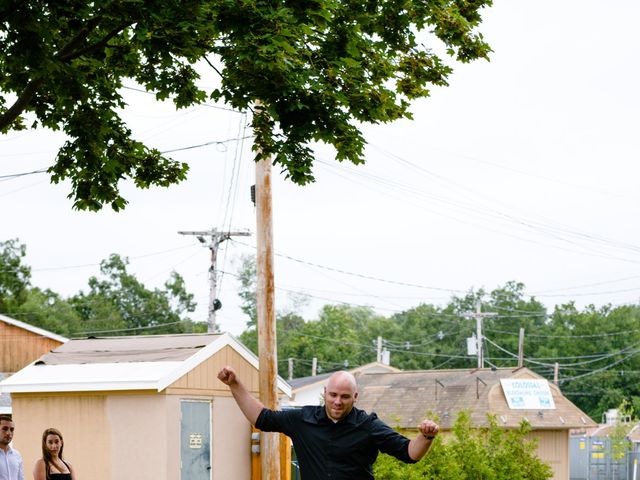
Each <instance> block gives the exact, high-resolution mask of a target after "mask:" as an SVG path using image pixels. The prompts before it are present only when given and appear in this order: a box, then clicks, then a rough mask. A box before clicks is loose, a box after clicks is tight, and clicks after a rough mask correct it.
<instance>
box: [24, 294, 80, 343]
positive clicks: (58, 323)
mask: <svg viewBox="0 0 640 480" xmlns="http://www.w3.org/2000/svg"><path fill="white" fill-rule="evenodd" d="M12 315H14V316H15V317H16V318H17V319H19V320H21V321H23V322H26V323H28V324H30V325H33V326H35V327H40V328H44V329H45V330H49V331H50V332H54V333H57V334H59V335H64V336H66V337H73V336H77V335H79V334H81V332H82V328H83V325H82V321H81V319H80V315H79V314H78V312H77V311H76V310H75V309H74V308H73V306H72V305H71V304H70V303H69V302H68V301H67V300H65V299H63V298H61V297H60V295H58V294H57V293H54V292H52V291H51V290H49V289H46V290H41V289H39V288H32V289H30V290H29V293H28V294H27V296H26V300H25V301H24V303H22V304H21V305H20V306H19V307H18V308H16V309H15V311H13V312H12Z"/></svg>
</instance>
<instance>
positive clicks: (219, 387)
mask: <svg viewBox="0 0 640 480" xmlns="http://www.w3.org/2000/svg"><path fill="white" fill-rule="evenodd" d="M225 365H231V366H232V367H233V368H234V369H235V370H236V373H237V374H238V378H240V380H242V382H243V383H244V384H245V386H246V387H247V389H249V391H251V392H253V393H256V394H257V393H258V370H257V369H255V368H254V367H253V366H252V365H251V364H250V363H248V362H247V361H246V360H245V359H244V358H242V356H240V354H239V353H237V352H236V351H235V350H233V349H232V348H231V347H229V346H226V347H224V348H223V349H222V350H220V351H219V352H218V353H216V354H215V355H214V356H213V357H211V358H209V359H208V360H206V361H204V362H202V363H201V364H200V365H198V366H197V367H196V368H194V369H192V370H191V371H189V372H188V373H186V374H185V375H183V376H182V377H180V378H179V379H178V380H176V381H175V382H174V383H173V384H171V385H170V386H169V387H167V389H166V390H165V392H166V393H167V394H169V395H176V394H183V395H184V394H187V395H188V394H195V395H223V396H228V395H231V394H230V392H229V387H227V386H226V385H225V384H223V383H222V382H221V381H220V380H218V372H219V371H220V370H221V369H222V367H224V366H225Z"/></svg>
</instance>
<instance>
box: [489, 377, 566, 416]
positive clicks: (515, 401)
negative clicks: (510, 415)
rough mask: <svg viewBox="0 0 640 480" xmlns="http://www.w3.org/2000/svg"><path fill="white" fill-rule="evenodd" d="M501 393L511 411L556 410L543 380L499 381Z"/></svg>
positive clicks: (507, 379) (547, 383) (549, 391)
mask: <svg viewBox="0 0 640 480" xmlns="http://www.w3.org/2000/svg"><path fill="white" fill-rule="evenodd" d="M500 383H501V384H502V391H504V395H505V397H507V403H508V404H509V408H510V409H512V410H552V409H555V408H556V405H555V403H553V397H552V396H551V389H550V388H549V382H547V381H546V380H544V379H541V380H537V379H528V378H524V379H515V378H504V379H501V380H500Z"/></svg>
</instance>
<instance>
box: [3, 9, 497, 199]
mask: <svg viewBox="0 0 640 480" xmlns="http://www.w3.org/2000/svg"><path fill="white" fill-rule="evenodd" d="M490 4H491V0H476V1H472V2H471V1H467V0H440V1H435V2H424V1H419V0H377V1H362V0H305V1H300V0H279V1H278V0H271V1H266V0H216V1H213V0H187V1H183V2H176V1H168V0H152V1H144V2H142V1H140V0H106V1H101V2H90V1H73V2H59V1H54V0H35V1H29V2H24V1H18V0H4V1H3V2H1V3H0V131H3V132H7V131H9V130H12V129H14V130H17V129H22V128H26V127H33V128H35V127H38V126H42V127H46V128H51V129H54V130H58V129H61V130H63V131H64V132H65V133H66V134H67V136H68V138H69V140H68V141H67V142H66V143H65V144H64V145H63V147H62V148H61V150H60V151H59V153H58V156H57V159H56V162H55V164H54V165H53V166H52V167H51V168H50V169H49V172H50V174H51V175H52V180H53V181H54V182H60V181H62V180H65V179H69V180H70V181H71V184H72V191H71V193H70V197H71V198H73V200H74V207H75V208H79V209H89V210H98V209H100V208H102V207H103V205H105V204H109V205H111V207H112V208H113V209H115V210H119V209H121V208H123V207H124V206H125V205H126V200H125V199H124V198H123V197H122V196H121V194H120V190H119V183H120V182H121V181H122V180H123V179H127V178H129V179H132V180H133V181H134V182H135V184H136V185H137V186H138V187H141V188H146V187H149V186H152V185H161V186H167V185H170V184H173V183H176V182H179V181H181V180H183V179H184V178H185V175H186V171H187V165H186V164H184V163H180V162H176V161H173V160H171V159H169V158H167V157H165V156H163V155H161V154H160V152H158V151H157V150H155V149H152V148H149V147H148V146H146V145H144V144H142V143H141V142H139V141H137V140H135V139H133V138H132V134H131V131H130V130H129V128H128V127H127V126H126V125H125V123H124V122H123V120H122V119H121V118H120V116H119V113H118V110H119V109H121V108H123V107H125V103H124V100H123V98H122V95H121V93H120V89H121V88H122V85H123V81H124V80H125V79H133V80H135V81H136V82H138V83H139V84H141V85H143V86H144V87H145V88H146V89H147V90H149V91H151V92H155V94H156V97H157V98H158V99H167V98H171V99H172V100H173V101H174V102H175V105H176V106H177V107H178V108H181V107H186V106H188V105H192V104H197V103H201V102H203V101H205V100H206V99H207V94H206V93H205V92H204V91H203V90H201V89H200V88H198V87H197V85H196V80H197V79H198V78H199V76H198V72H197V71H196V67H195V65H196V63H197V62H198V61H199V60H202V59H206V61H208V62H209V63H210V65H211V66H212V67H213V68H216V67H215V66H214V64H217V65H221V67H219V68H217V70H218V71H219V73H220V76H221V85H220V87H219V88H218V89H216V90H214V91H213V92H211V93H210V94H209V96H210V97H211V98H213V99H214V100H223V101H224V102H226V103H227V104H228V105H230V106H232V107H234V108H238V109H246V108H253V110H254V117H253V128H254V132H255V143H254V147H255V150H256V159H259V158H262V157H263V156H266V155H271V156H272V158H273V161H274V162H275V163H276V164H279V165H280V166H281V167H282V168H283V170H284V171H285V173H286V175H287V176H288V177H289V178H291V179H292V180H293V181H294V182H297V183H299V184H304V183H306V182H309V181H311V180H313V174H312V164H313V154H312V151H311V149H310V146H309V143H310V142H314V141H320V142H325V143H328V144H330V145H333V147H335V149H336V158H337V159H338V160H340V161H342V160H348V161H351V162H354V163H361V162H363V161H364V158H363V147H364V143H365V142H364V138H363V136H362V134H361V132H360V130H359V127H358V125H357V123H358V122H372V123H378V122H389V121H393V120H396V119H399V118H402V117H410V112H409V105H410V101H411V100H413V99H417V98H420V97H426V96H428V95H429V88H430V87H431V86H432V85H436V86H444V85H447V78H448V76H449V74H450V73H451V67H450V66H448V65H447V64H446V63H445V61H444V59H443V57H446V56H447V55H448V56H450V57H452V58H454V59H455V60H457V61H460V62H468V61H470V60H474V59H478V58H487V56H488V54H489V52H490V48H489V46H488V45H487V44H486V43H485V42H484V41H483V38H482V36H481V35H480V34H479V33H478V32H476V29H477V27H478V26H479V24H480V22H481V17H480V11H481V10H482V8H484V7H485V6H488V5H490ZM436 48H439V49H440V50H443V51H444V52H446V53H445V54H436V53H435V49H436ZM257 101H259V104H256V102H257Z"/></svg>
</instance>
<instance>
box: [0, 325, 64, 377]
mask: <svg viewBox="0 0 640 480" xmlns="http://www.w3.org/2000/svg"><path fill="white" fill-rule="evenodd" d="M68 340H69V339H68V338H65V337H63V336H61V335H57V334H55V333H52V332H49V331H47V330H44V329H42V328H38V327H34V326H33V325H29V324H28V323H24V322H21V321H19V320H15V319H13V318H11V317H7V316H6V315H2V314H0V373H6V374H11V373H14V372H17V371H18V370H20V369H21V368H24V367H26V366H27V365H29V364H30V363H31V362H33V361H34V360H36V359H38V358H39V357H40V356H41V355H44V354H45V353H47V352H48V351H50V350H53V349H54V348H57V347H59V346H60V345H62V344H63V343H65V342H67V341H68Z"/></svg>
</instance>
